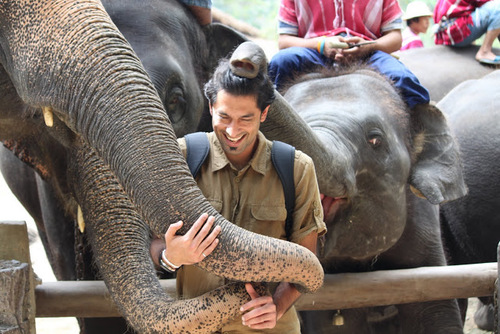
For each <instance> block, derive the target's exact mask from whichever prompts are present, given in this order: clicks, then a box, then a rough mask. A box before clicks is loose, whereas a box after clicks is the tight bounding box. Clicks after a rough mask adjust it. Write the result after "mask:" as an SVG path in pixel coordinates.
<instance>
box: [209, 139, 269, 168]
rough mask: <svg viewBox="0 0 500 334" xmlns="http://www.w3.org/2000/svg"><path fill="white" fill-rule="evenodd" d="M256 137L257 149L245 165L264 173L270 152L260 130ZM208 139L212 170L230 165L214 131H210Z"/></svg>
mask: <svg viewBox="0 0 500 334" xmlns="http://www.w3.org/2000/svg"><path fill="white" fill-rule="evenodd" d="M257 138H258V141H259V143H258V146H257V149H256V150H255V153H254V155H253V157H252V159H250V161H249V163H248V164H247V166H248V165H250V167H252V168H253V169H254V170H255V171H256V172H258V173H260V174H262V175H264V174H265V173H266V170H267V168H268V162H269V161H270V159H267V156H268V155H270V154H271V153H270V152H271V151H270V148H269V146H270V145H268V140H267V139H266V137H264V135H263V134H262V133H261V132H260V131H259V133H258V135H257ZM209 139H210V141H211V147H212V148H213V149H212V150H210V155H211V159H210V161H211V169H212V171H214V172H215V171H218V170H221V169H223V168H224V167H226V166H227V165H231V163H230V162H229V160H228V159H227V156H226V154H225V153H224V151H223V150H222V146H221V145H220V143H219V140H218V139H217V136H216V135H215V133H214V132H211V133H210V136H209ZM247 166H245V167H243V169H246V167H247ZM231 168H234V167H231Z"/></svg>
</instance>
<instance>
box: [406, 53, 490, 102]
mask: <svg viewBox="0 0 500 334" xmlns="http://www.w3.org/2000/svg"><path fill="white" fill-rule="evenodd" d="M478 49H479V46H476V45H471V46H468V47H461V48H458V47H450V46H444V45H435V46H431V47H425V48H415V49H410V50H405V51H403V52H401V53H400V54H399V56H400V60H401V62H402V63H403V64H405V65H406V67H408V68H409V69H410V70H411V71H412V72H413V73H415V75H416V76H417V78H418V79H419V81H420V83H421V84H422V85H423V86H424V87H425V88H427V89H428V90H429V94H430V97H431V100H432V101H436V102H438V101H440V100H441V99H442V98H443V97H444V96H445V95H446V94H447V93H449V92H450V91H451V90H452V89H453V88H454V87H455V86H457V85H458V84H460V83H461V82H463V81H465V80H469V79H479V78H481V77H483V76H484V75H486V74H488V73H490V72H492V71H494V70H495V67H494V66H485V65H482V64H480V63H479V62H478V61H477V60H476V58H475V55H476V52H477V50H478ZM493 52H495V53H496V54H498V53H500V50H498V49H496V50H495V49H493Z"/></svg>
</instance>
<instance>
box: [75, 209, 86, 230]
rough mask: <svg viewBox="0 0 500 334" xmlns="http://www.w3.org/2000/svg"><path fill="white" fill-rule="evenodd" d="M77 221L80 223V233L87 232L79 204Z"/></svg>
mask: <svg viewBox="0 0 500 334" xmlns="http://www.w3.org/2000/svg"><path fill="white" fill-rule="evenodd" d="M76 222H77V223H78V229H79V230H80V233H83V232H85V221H84V220H83V212H82V208H81V207H80V206H78V212H77V214H76Z"/></svg>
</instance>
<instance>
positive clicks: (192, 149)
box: [184, 132, 210, 177]
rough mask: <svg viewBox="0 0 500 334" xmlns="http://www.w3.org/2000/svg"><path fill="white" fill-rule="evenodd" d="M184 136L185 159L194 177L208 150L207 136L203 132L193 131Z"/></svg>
mask: <svg viewBox="0 0 500 334" xmlns="http://www.w3.org/2000/svg"><path fill="white" fill-rule="evenodd" d="M184 138H185V139H186V147H187V156H186V161H187V164H188V167H189V170H190V171H191V175H193V177H196V175H197V174H198V172H199V171H200V168H201V165H203V162H204V161H205V159H206V158H207V156H208V152H209V151H210V144H209V142H208V137H207V134H206V133H205V132H195V133H190V134H187V135H185V136H184Z"/></svg>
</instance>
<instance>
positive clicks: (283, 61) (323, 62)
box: [269, 0, 430, 109]
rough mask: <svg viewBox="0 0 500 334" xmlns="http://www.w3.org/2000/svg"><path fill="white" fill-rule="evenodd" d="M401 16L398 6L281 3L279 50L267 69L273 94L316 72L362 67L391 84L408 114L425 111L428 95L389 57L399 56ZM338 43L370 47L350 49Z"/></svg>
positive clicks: (378, 0) (393, 1)
mask: <svg viewBox="0 0 500 334" xmlns="http://www.w3.org/2000/svg"><path fill="white" fill-rule="evenodd" d="M402 14H403V12H402V10H401V8H400V7H399V3H398V1H397V0H357V1H354V0H345V1H330V0H329V1H326V0H281V4H280V9H279V13H278V23H279V26H278V33H279V36H278V46H279V49H280V50H279V52H278V53H276V54H275V55H274V56H273V57H272V59H271V61H270V64H269V74H270V77H271V79H272V80H273V81H274V83H275V85H276V88H277V89H278V90H280V89H281V88H282V87H283V84H284V83H286V82H287V81H289V80H290V79H292V77H293V75H294V74H295V73H304V72H307V71H308V70H309V69H311V68H313V67H315V66H331V65H332V64H333V63H338V64H342V63H351V62H357V61H367V62H368V64H369V65H370V66H371V67H373V68H375V69H376V70H378V71H379V72H380V73H382V74H384V75H385V76H387V77H388V78H390V79H391V80H392V81H393V82H394V85H395V86H396V87H397V88H398V89H399V90H400V92H401V93H402V96H403V99H404V100H405V102H406V103H407V105H408V107H409V108H410V109H418V108H427V107H428V106H429V101H430V97H429V92H428V91H427V89H425V88H424V87H423V86H422V85H421V84H420V82H419V81H418V79H417V77H416V76H415V75H414V74H413V73H412V72H411V71H410V70H409V69H408V68H407V67H406V66H405V65H404V64H403V63H401V62H400V61H399V60H398V59H396V58H395V57H393V56H392V55H391V53H393V52H396V51H399V49H400V48H401V43H402V37H401V29H402V27H403V21H402V19H401V16H402ZM338 42H343V43H344V44H345V43H348V45H349V46H351V45H356V44H357V43H365V42H369V43H370V44H364V45H360V46H353V47H349V48H340V47H338V46H337V45H338Z"/></svg>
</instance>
